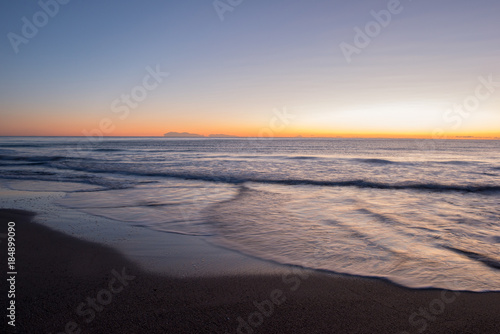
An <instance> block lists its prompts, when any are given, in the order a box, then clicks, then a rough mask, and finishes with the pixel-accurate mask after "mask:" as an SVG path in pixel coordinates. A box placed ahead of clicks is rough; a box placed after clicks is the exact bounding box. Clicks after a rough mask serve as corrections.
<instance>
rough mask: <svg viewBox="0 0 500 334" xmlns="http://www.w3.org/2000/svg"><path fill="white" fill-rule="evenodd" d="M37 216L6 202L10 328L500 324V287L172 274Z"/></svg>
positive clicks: (461, 327) (457, 327) (385, 328)
mask: <svg viewBox="0 0 500 334" xmlns="http://www.w3.org/2000/svg"><path fill="white" fill-rule="evenodd" d="M33 218H34V216H33V215H32V214H30V213H28V212H24V211H18V210H0V220H1V224H2V225H1V226H2V230H1V231H0V233H6V225H7V222H8V221H14V222H16V235H17V237H16V247H17V249H16V263H17V272H18V275H17V281H16V327H15V330H13V328H12V327H11V326H8V325H7V320H8V319H7V318H6V317H5V315H3V316H2V317H3V319H4V320H3V323H2V328H6V330H7V333H11V332H12V333H16V332H17V333H37V334H38V333H82V334H83V333H120V334H124V333H308V334H309V333H385V334H387V333H389V334H390V333H395V334H396V333H402V332H405V331H406V332H408V333H419V332H425V333H495V334H496V333H499V332H500V293H468V292H461V293H459V294H457V293H454V292H449V291H441V290H435V289H434V290H412V289H407V288H402V287H399V286H396V285H394V284H392V283H390V282H386V281H383V280H379V279H368V278H358V277H350V276H343V275H331V274H324V273H318V272H314V271H308V270H300V269H297V268H292V267H290V269H289V273H288V274H286V275H255V276H251V275H245V276H231V277H206V278H184V279H182V278H170V277H165V276H159V275H156V274H151V273H147V272H145V271H143V270H141V269H140V267H139V266H138V265H137V264H134V263H132V262H130V261H129V260H127V259H126V258H124V257H123V256H122V255H121V254H119V253H118V252H117V251H115V250H113V249H111V248H109V247H105V246H102V245H99V244H94V243H89V242H85V241H81V240H78V239H75V238H73V237H71V236H67V235H64V234H62V233H59V232H56V231H53V230H50V229H48V228H46V227H44V226H42V225H39V224H36V223H35V222H33V221H32V220H33ZM1 241H2V242H1V244H0V248H1V252H2V253H3V254H6V253H7V250H6V241H5V239H1ZM1 259H2V268H6V256H5V255H2V256H1ZM5 272H6V270H5V269H4V275H6V274H5ZM499 274H500V273H499ZM3 281H4V282H5V279H3ZM6 287H7V285H5V284H2V291H1V294H2V296H3V297H2V300H3V301H4V302H2V305H3V306H4V307H3V309H4V310H5V309H6V305H7V304H6V298H5V297H4V296H6V295H7V291H5V289H6ZM259 309H260V310H259ZM4 312H5V313H6V312H7V311H4ZM6 319H7V320H6ZM2 332H5V331H3V330H2Z"/></svg>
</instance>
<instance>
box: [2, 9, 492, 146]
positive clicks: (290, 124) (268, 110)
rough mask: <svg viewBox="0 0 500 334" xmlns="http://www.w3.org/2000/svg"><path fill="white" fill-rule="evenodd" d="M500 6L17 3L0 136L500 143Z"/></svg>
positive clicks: (9, 27) (5, 59) (9, 21)
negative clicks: (405, 139) (477, 140)
mask: <svg viewBox="0 0 500 334" xmlns="http://www.w3.org/2000/svg"><path fill="white" fill-rule="evenodd" d="M499 12H500V2H499V1H497V0H478V1H461V0H453V1H452V0H442V1H430V0H429V1H427V0H418V1H416V0H413V1H411V0H400V1H398V0H389V1H387V0H370V1H365V0H360V1H334V0H330V1H327V0H307V1H306V0H300V1H299V0H286V1H285V0H275V1H264V0H216V1H213V0H190V1H168V0H162V1H161V0H122V1H118V0H116V1H111V0H108V1H103V0H99V1H98V0H86V1H83V0H41V1H39V2H37V1H28V0H16V1H14V0H8V1H2V2H1V4H0V135H2V136H10V135H27V136H100V135H105V136H162V135H163V134H164V133H166V132H190V133H198V134H202V135H209V134H230V135H238V136H273V137H287V136H292V137H293V136H312V137H318V136H320V137H322V136H324V137H418V138H420V137H423V138H465V137H467V138H469V137H477V138H498V137H500V63H499V61H498V59H500V20H499V19H498V13H499Z"/></svg>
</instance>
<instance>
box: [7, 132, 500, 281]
mask: <svg viewBox="0 0 500 334" xmlns="http://www.w3.org/2000/svg"><path fill="white" fill-rule="evenodd" d="M0 178H2V179H3V182H4V184H6V185H7V186H8V187H10V188H11V189H14V190H28V191H59V192H63V193H65V196H64V197H63V198H60V199H58V201H57V204H58V205H61V206H64V207H68V208H73V209H76V210H80V211H83V212H86V213H88V214H91V215H96V216H102V217H106V218H109V219H113V220H115V221H116V222H117V224H129V225H134V226H141V227H144V228H148V229H151V230H154V231H157V232H158V233H160V232H169V233H181V234H187V235H196V236H201V237H203V238H206V239H207V240H208V241H209V242H211V243H214V244H217V245H221V246H224V247H227V248H229V249H233V250H235V251H239V252H242V253H245V254H248V255H252V256H256V257H259V258H262V259H265V260H272V261H277V262H280V263H284V264H292V265H299V266H304V267H307V268H312V269H320V270H326V271H332V272H337V273H345V274H352V275H361V276H370V277H381V278H386V279H389V280H391V281H393V282H396V283H398V284H402V285H405V286H408V287H414V288H423V287H437V288H449V289H458V290H470V291H487V290H489V291H500V142H499V141H476V140H416V139H292V138H289V139H278V138H275V139H251V138H234V139H208V138H205V139H172V138H103V139H97V138H94V139H90V138H79V137H66V138H35V137H25V138H23V137H3V138H1V139H0Z"/></svg>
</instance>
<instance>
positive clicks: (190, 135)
mask: <svg viewBox="0 0 500 334" xmlns="http://www.w3.org/2000/svg"><path fill="white" fill-rule="evenodd" d="M163 136H164V137H174V138H179V137H180V138H203V137H205V136H202V135H199V134H196V133H189V132H167V133H165V134H164V135H163Z"/></svg>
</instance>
